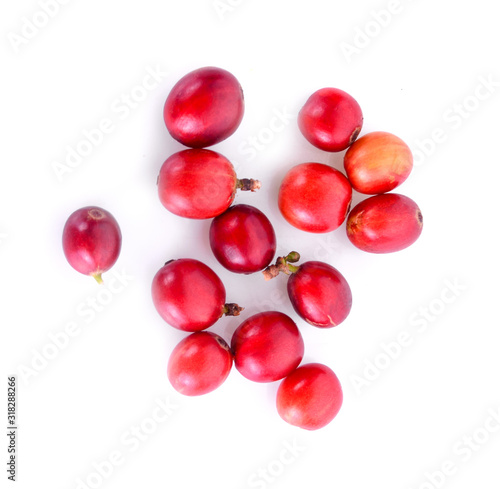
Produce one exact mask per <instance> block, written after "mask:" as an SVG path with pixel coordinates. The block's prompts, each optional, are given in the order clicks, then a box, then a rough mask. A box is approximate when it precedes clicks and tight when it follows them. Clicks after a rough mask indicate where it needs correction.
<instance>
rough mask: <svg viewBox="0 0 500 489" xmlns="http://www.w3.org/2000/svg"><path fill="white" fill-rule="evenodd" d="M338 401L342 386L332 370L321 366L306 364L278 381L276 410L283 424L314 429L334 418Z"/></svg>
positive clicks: (341, 395) (339, 401)
mask: <svg viewBox="0 0 500 489" xmlns="http://www.w3.org/2000/svg"><path fill="white" fill-rule="evenodd" d="M342 400H343V394H342V387H341V385H340V382H339V379H338V378H337V376H336V375H335V373H334V372H333V370H332V369H330V368H329V367H327V366H326V365H322V364H321V363H308V364H305V365H302V366H301V367H299V368H297V369H296V370H294V371H293V372H292V373H291V374H289V375H288V376H287V377H286V378H285V379H284V380H283V381H282V382H281V384H280V386H279V387H278V392H277V395H276V407H277V409H278V414H279V415H280V416H281V418H282V419H284V420H285V421H286V422H287V423H289V424H291V425H293V426H298V427H299V428H303V429H306V430H317V429H319V428H323V427H324V426H326V425H327V424H328V423H330V422H331V421H332V420H333V418H335V416H336V415H337V413H338V412H339V410H340V408H341V406H342Z"/></svg>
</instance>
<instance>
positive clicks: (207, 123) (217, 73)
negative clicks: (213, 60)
mask: <svg viewBox="0 0 500 489" xmlns="http://www.w3.org/2000/svg"><path fill="white" fill-rule="evenodd" d="M244 108H245V107H244V100H243V90H242V89H241V86H240V84H239V82H238V80H237V79H236V78H235V77H234V75H232V74H231V73H229V72H228V71H226V70H223V69H221V68H215V67H211V66H208V67H204V68H199V69H197V70H194V71H192V72H190V73H188V74H187V75H185V76H183V77H182V78H181V79H180V80H179V81H178V82H177V83H176V84H175V85H174V87H173V88H172V90H171V92H170V93H169V95H168V97H167V100H166V102H165V106H164V109H163V118H164V120H165V125H166V126H167V129H168V131H169V133H170V134H171V135H172V137H173V138H174V139H176V140H177V141H179V142H180V143H182V144H184V145H185V146H189V147H191V148H204V147H206V146H211V145H213V144H216V143H219V142H221V141H223V140H224V139H226V138H228V137H229V136H230V135H231V134H233V133H234V132H235V131H236V129H237V128H238V126H239V125H240V122H241V120H242V119H243V112H244Z"/></svg>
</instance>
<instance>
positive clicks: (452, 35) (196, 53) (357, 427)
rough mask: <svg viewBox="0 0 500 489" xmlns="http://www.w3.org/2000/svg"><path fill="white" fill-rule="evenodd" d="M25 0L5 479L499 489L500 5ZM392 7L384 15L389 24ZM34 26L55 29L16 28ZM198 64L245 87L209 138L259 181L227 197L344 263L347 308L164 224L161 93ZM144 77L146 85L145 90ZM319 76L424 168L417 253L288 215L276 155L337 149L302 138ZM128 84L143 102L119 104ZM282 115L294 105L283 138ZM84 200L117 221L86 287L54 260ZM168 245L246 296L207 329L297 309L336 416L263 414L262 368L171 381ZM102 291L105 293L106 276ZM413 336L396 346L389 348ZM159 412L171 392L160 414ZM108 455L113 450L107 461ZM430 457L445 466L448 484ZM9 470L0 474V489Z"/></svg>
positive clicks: (14, 174) (12, 219) (175, 223)
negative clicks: (11, 474) (83, 151)
mask: <svg viewBox="0 0 500 489" xmlns="http://www.w3.org/2000/svg"><path fill="white" fill-rule="evenodd" d="M7 3H8V4H7ZM41 3H42V2H36V1H34V0H29V1H28V0H24V1H19V2H4V4H3V5H2V8H1V10H2V12H1V15H0V19H1V20H0V30H1V32H2V43H1V47H0V49H1V55H2V58H1V59H2V66H3V68H2V73H3V74H2V77H1V82H0V83H1V90H0V114H1V116H0V117H1V123H2V131H1V134H2V137H1V144H0V165H1V174H0V234H1V239H0V241H1V244H0V288H1V289H0V300H1V309H0V320H1V330H2V341H1V348H2V352H1V358H2V378H1V379H0V385H1V386H2V387H1V389H0V390H1V392H2V408H1V410H0V412H1V413H2V414H1V417H2V423H1V424H0V425H3V424H4V423H5V421H4V420H5V419H6V390H7V376H8V375H9V374H10V375H12V374H14V375H17V376H18V425H19V432H18V440H17V441H18V449H19V453H18V483H17V487H21V488H30V489H31V488H35V487H36V488H44V489H45V488H47V489H49V488H50V489H75V488H77V487H79V483H78V480H79V479H81V480H82V481H83V482H85V484H87V487H94V488H96V487H103V488H107V489H114V488H126V489H128V488H136V487H147V488H150V489H153V488H165V487H175V488H177V489H181V488H195V487H210V488H212V487H213V488H217V489H219V488H220V489H226V488H227V489H235V488H246V487H260V488H266V487H269V488H288V489H290V488H291V489H295V488H303V487H315V488H320V489H323V488H331V487H342V488H355V489H357V488H362V487H375V488H384V489H409V488H411V489H414V488H419V487H421V488H422V489H424V488H425V489H428V488H432V487H438V486H441V487H449V488H455V489H459V488H470V487H499V485H500V469H499V468H498V467H499V465H498V459H499V454H500V430H499V431H496V430H497V429H499V427H500V424H499V423H500V421H496V422H495V421H494V418H493V417H492V414H491V413H497V416H500V414H499V410H500V392H499V387H500V375H499V374H500V356H499V354H498V345H499V341H500V334H499V330H498V328H499V321H498V302H499V300H498V293H499V287H498V274H499V271H500V270H499V266H498V214H497V212H498V198H497V190H498V173H499V172H498V164H499V156H500V153H499V151H498V143H497V141H498V128H499V123H498V113H499V109H500V95H499V92H500V83H499V82H500V69H499V66H498V64H499V61H498V46H499V42H500V34H499V30H498V16H497V15H496V14H495V12H494V11H493V10H492V8H493V3H492V2H491V1H489V0H478V1H475V2H473V3H471V4H470V6H468V7H467V8H464V7H463V6H462V5H460V4H457V3H456V2H452V1H450V0H446V1H440V2H431V1H430V0H427V1H426V0H420V1H409V0H401V1H400V2H399V3H398V2H397V1H392V2H390V1H389V0H383V1H379V0H377V1H367V0H363V1H357V2H326V1H320V0H310V1H308V2H290V1H284V0H276V1H273V2H266V1H264V0H260V1H239V2H238V1H236V0H232V1H230V0H222V1H221V2H219V9H217V8H215V6H214V4H213V2H212V1H211V0H196V1H190V2H189V1H185V2H181V1H177V2H171V1H170V2H165V1H162V2H160V1H154V0H144V1H141V2H119V1H117V0H112V1H107V2H99V1H97V0H87V1H85V2H83V1H78V0H73V1H69V2H67V3H66V5H61V4H58V5H59V7H58V11H57V12H55V8H54V7H53V11H52V14H51V15H52V17H51V18H50V19H49V20H48V22H45V21H44V19H45V20H47V16H46V15H45V17H44V14H40V12H43V10H41V6H40V5H41ZM49 3H50V2H49ZM388 9H391V10H392V14H390V18H388V17H387V13H385V14H384V13H382V14H380V11H382V10H384V11H385V12H387V11H388ZM377 13H379V15H378V16H377ZM376 17H377V18H378V20H375V19H376ZM31 21H36V22H37V23H38V24H39V25H41V24H43V23H44V22H45V23H46V25H44V26H43V27H40V28H37V27H35V28H33V27H31V28H30V27H29V26H28V24H27V22H31ZM381 24H385V25H383V26H381ZM366 30H367V31H368V32H369V37H366V35H363V34H362V32H363V31H366ZM28 36H29V37H30V38H29V39H28ZM347 44H350V45H351V46H353V48H352V49H351V53H350V54H346V49H348V48H347ZM207 65H214V66H220V67H223V68H225V69H227V70H229V71H231V72H232V73H233V74H234V75H235V76H236V77H237V78H238V80H239V81H240V83H241V85H242V87H243V90H244V93H245V102H246V108H245V116H244V119H243V122H242V124H241V126H240V127H239V129H238V130H237V131H236V133H235V134H234V135H233V136H232V137H230V138H229V139H228V140H226V141H224V142H222V143H220V144H218V145H216V146H214V147H213V149H214V150H216V151H219V152H221V153H222V154H224V155H225V156H226V157H228V158H229V159H230V160H231V161H232V162H233V163H234V165H235V167H236V168H237V171H238V175H239V176H240V177H253V178H258V179H260V180H261V181H262V184H263V185H262V189H261V190H260V191H259V192H258V193H254V194H250V193H247V194H245V195H244V194H239V195H238V196H237V198H236V202H237V203H248V204H252V205H255V206H257V207H259V208H260V209H261V210H263V211H264V212H265V213H266V214H267V215H268V216H269V218H270V219H271V221H272V222H273V224H274V226H275V229H276V233H277V236H278V242H279V249H278V252H279V253H281V254H286V253H288V252H289V251H291V250H292V249H294V250H297V251H299V252H301V254H302V256H303V260H310V259H321V260H324V261H326V262H328V263H330V264H332V265H334V266H335V267H337V268H339V270H341V271H342V273H343V274H344V275H345V277H346V278H347V280H348V281H349V283H350V285H351V288H352V291H353V297H354V304H353V309H352V312H351V314H350V316H349V318H348V319H347V320H346V321H345V322H344V323H343V324H342V325H340V326H339V327H337V328H334V329H330V330H320V329H315V328H313V327H311V326H309V325H307V324H306V323H304V322H303V321H302V320H300V318H298V317H297V316H296V315H295V313H294V312H293V310H292V308H291V306H290V304H289V302H288V298H287V296H286V278H285V277H279V278H278V279H275V280H274V281H273V282H269V283H267V282H264V280H263V278H262V276H260V274H255V275H252V276H239V275H234V274H231V273H230V272H227V271H226V270H224V269H223V268H222V267H221V266H220V265H219V264H218V263H217V262H216V260H215V259H214V257H213V256H212V254H211V251H210V248H209V245H208V228H209V225H210V222H209V221H203V222H201V221H189V220H184V219H181V218H178V217H176V216H173V215H171V214H170V213H169V212H168V211H166V210H165V209H164V208H163V207H162V206H161V204H160V202H159V200H158V197H157V194H156V186H155V181H156V176H157V174H158V171H159V168H160V166H161V164H162V163H163V161H164V160H165V159H166V158H167V157H168V156H169V155H170V154H172V153H173V152H175V151H178V150H180V149H182V147H181V145H180V144H178V143H176V142H175V141H174V140H173V139H172V138H171V137H170V136H169V134H168V132H167V131H166V129H165V127H164V123H163V119H162V108H163V103H164V101H165V98H166V96H167V94H168V93H169V90H170V89H171V87H172V86H173V84H174V83H175V82H176V81H177V80H178V79H179V78H180V77H181V76H183V75H184V74H185V73H187V72H188V71H191V70H192V69H196V68H198V67H201V66H207ZM148 70H149V71H151V70H153V71H154V70H156V71H158V72H159V73H160V75H158V81H157V83H156V86H155V87H154V88H152V87H151V80H150V88H151V89H150V90H148V91H145V90H144V89H141V85H142V83H143V80H144V78H145V77H146V76H147V74H148ZM485 80H489V81H486V82H485ZM481 85H482V87H480V86H481ZM325 86H334V87H338V88H341V89H344V90H346V91H347V92H349V93H350V94H351V95H353V96H354V97H355V98H356V99H357V100H358V102H359V103H360V105H361V107H362V110H363V113H364V121H365V122H364V127H363V131H362V134H364V133H367V132H370V131H373V130H385V131H390V132H393V133H395V134H397V135H398V136H400V137H401V138H403V139H404V140H405V141H407V142H408V144H409V145H410V146H411V147H412V149H413V150H414V154H415V160H416V163H418V165H416V166H415V168H414V171H413V172H412V174H411V175H410V177H409V179H408V180H407V181H406V182H405V183H404V184H403V185H402V186H401V187H400V188H399V189H398V191H399V192H400V193H403V194H405V195H408V196H409V197H411V198H413V199H414V200H415V201H416V202H417V203H418V204H419V206H420V207H421V210H422V213H423V216H424V230H423V234H422V235H421V237H420V239H419V240H418V241H417V242H416V243H415V244H414V245H413V246H412V247H411V248H408V249H407V250H404V251H401V252H399V253H395V254H390V255H371V254H366V253H363V252H361V251H359V250H357V249H355V248H354V247H353V246H352V245H351V244H350V243H349V242H348V240H347V238H346V236H345V228H344V226H343V227H341V228H339V229H338V230H337V231H335V232H333V233H330V234H326V235H312V234H307V233H304V232H301V231H299V230H296V229H294V228H292V227H291V226H290V225H288V224H287V223H286V222H285V221H284V219H283V218H282V217H281V215H280V214H279V211H278V208H277V203H276V200H277V190H278V187H279V183H280V180H281V179H282V177H283V175H284V174H285V173H286V171H287V170H288V169H289V168H290V167H291V166H293V165H295V164H298V163H301V162H305V161H318V162H323V163H328V164H331V165H333V166H334V167H335V168H338V169H342V156H343V155H342V154H327V153H324V152H321V151H319V150H317V149H315V148H314V147H312V146H311V145H310V144H309V143H307V142H306V141H305V140H304V138H303V137H302V136H301V134H300V132H299V130H298V128H297V124H296V114H297V112H298V111H299V109H300V107H301V106H302V104H303V103H304V102H305V100H306V98H307V97H308V96H309V95H310V94H311V93H312V92H313V91H315V90H317V89H319V88H321V87H325ZM478 87H480V88H478ZM124 96H130V97H132V101H133V102H134V97H135V99H136V100H135V102H134V108H133V109H126V108H125V103H124V99H123V97H124ZM141 97H142V100H140V101H139V100H137V99H138V98H141ZM478 97H479V98H478ZM276 112H279V113H281V114H285V115H282V117H283V119H284V120H285V122H284V123H282V124H281V125H279V129H278V130H276V127H278V126H276V124H275V123H276V119H273V118H275V117H276ZM106 119H107V120H108V124H110V127H112V131H111V132H110V133H108V134H105V135H104V136H103V137H102V142H100V144H96V145H94V146H92V147H91V148H90V151H89V154H88V155H87V156H85V157H84V158H82V159H81V161H80V162H79V164H78V165H76V166H75V167H73V168H70V170H71V171H70V172H68V173H66V174H64V175H63V177H62V179H58V177H57V175H56V172H55V171H54V162H58V163H61V164H64V163H65V159H66V157H67V153H68V151H69V150H68V147H69V148H73V149H74V148H75V147H77V145H78V144H80V147H84V146H85V143H83V146H82V143H81V141H83V140H85V133H84V131H92V130H95V129H96V128H98V127H99V124H101V123H102V121H103V120H106ZM109 121H110V122H109ZM273 122H274V123H273ZM104 123H105V122H104ZM270 127H274V128H275V129H274V131H273V130H270V129H269V128H270ZM252 137H253V138H256V141H257V144H258V147H259V149H256V150H255V152H254V153H255V154H254V153H253V152H252V154H250V153H251V151H250V150H249V149H248V148H250V146H251V140H250V139H249V138H252ZM432 137H434V138H435V139H436V140H437V141H438V142H437V143H434V144H431V143H430V142H429V138H432ZM426 140H427V141H426ZM422 148H425V152H426V153H427V154H425V153H424V152H423V150H422ZM87 149H88V145H87ZM361 198H362V196H360V195H355V197H354V203H357V202H358V201H359V200H361ZM85 205H99V206H102V207H104V208H106V209H108V210H109V211H110V212H111V213H112V214H113V215H114V216H115V217H116V219H117V220H118V222H119V223H120V226H121V229H122V233H123V248H122V252H121V255H120V258H119V260H118V262H117V263H116V266H115V267H114V270H115V272H117V273H120V274H123V273H124V274H125V277H128V278H125V279H123V278H122V280H123V281H124V282H126V285H120V284H119V282H118V281H117V280H116V279H114V278H113V277H114V275H113V272H107V273H106V274H104V281H105V284H104V285H103V286H99V285H97V284H96V283H95V282H94V281H93V280H92V279H91V278H87V277H85V276H83V275H80V274H78V273H77V272H75V271H74V270H73V269H72V268H71V267H70V266H69V265H68V263H67V262H66V260H65V258H64V256H63V253H62V249H61V232H62V228H63V225H64V222H65V220H66V218H67V217H68V216H69V214H70V213H71V212H73V211H74V210H76V209H77V208H79V207H82V206H85ZM179 257H196V258H198V259H201V260H202V261H204V262H205V263H207V264H208V265H209V266H211V267H212V268H213V269H214V270H216V272H217V273H218V274H219V275H220V277H221V278H222V280H223V281H224V283H225V285H226V288H227V298H228V301H231V302H238V303H239V304H240V305H242V306H245V308H246V309H245V311H244V313H243V314H242V316H241V317H240V318H224V319H222V320H220V321H219V322H218V323H217V324H216V325H215V326H214V327H213V328H212V330H213V331H214V332H218V333H220V334H221V335H223V336H224V337H225V338H226V340H228V341H229V340H230V336H231V332H232V331H233V330H234V328H235V327H236V326H237V325H238V324H239V323H240V322H241V320H242V319H244V318H246V317H248V316H250V315H251V314H254V313H256V312H258V311H260V310H265V309H276V310H279V311H282V312H285V313H287V314H289V315H290V316H292V317H293V318H294V319H295V320H296V321H297V323H298V324H299V326H300V329H301V331H302V333H303V336H304V340H305V343H306V353H305V358H304V362H310V361H318V362H323V363H325V364H327V365H329V366H330V367H331V368H332V369H333V370H334V371H335V372H336V373H337V375H338V377H339V378H340V380H341V382H342V385H343V389H344V395H345V400H344V405H343V407H342V409H341V411H340V413H339V415H338V417H337V418H336V419H335V420H334V421H333V422H332V423H331V424H330V425H329V426H328V427H326V428H324V429H322V430H319V431H316V432H307V431H303V430H300V429H297V428H294V427H291V426H289V425H287V424H286V423H285V422H284V421H282V420H281V419H280V418H279V416H278V415H277V413H276V411H275V407H274V397H275V392H276V389H277V385H278V383H273V384H266V385H263V384H254V383H252V382H250V381H247V380H246V379H244V378H243V377H242V376H241V375H240V374H239V373H238V372H237V371H236V370H235V369H233V370H232V372H231V374H230V376H229V378H228V379H227V381H226V383H225V384H224V385H223V386H222V387H221V388H220V389H218V390H217V391H215V392H213V393H211V394H209V395H206V396H203V397H199V398H186V397H182V396H181V395H180V394H177V393H176V392H175V391H174V390H173V389H172V388H171V387H170V385H169V383H168V380H167V377H166V373H165V371H166V364H167V359H168V356H169V353H170V351H171V350H172V348H173V347H174V346H175V344H176V342H177V341H179V340H180V339H181V338H182V337H184V334H183V333H182V332H180V331H176V330H174V329H173V328H171V327H170V326H168V325H167V324H165V323H164V322H163V321H162V319H161V318H160V317H159V316H158V315H157V313H156V311H155V310H154V308H153V306H152V303H151V298H150V283H151V280H152V277H153V275H154V274H155V273H156V271H157V270H158V268H160V266H161V265H162V264H163V263H164V262H165V261H166V260H168V259H171V258H179ZM111 285H114V287H113V290H115V292H114V293H111V292H102V290H104V289H107V290H109V287H110V286H111ZM442 298H445V299H446V302H443V300H442ZM91 301H97V302H95V304H97V307H98V308H99V311H98V312H94V314H93V315H92V313H89V312H88V311H89V310H90V306H89V304H90V303H91ZM103 302H107V303H106V304H105V305H103ZM68 323H70V324H73V325H74V327H76V328H77V330H76V331H77V333H78V334H77V335H76V336H74V337H71V338H70V339H68V340H67V345H66V346H65V347H64V348H63V349H56V350H54V346H53V344H54V340H53V339H51V338H54V337H57V336H58V335H59V337H61V332H62V331H64V329H65V327H67V325H68ZM75 325H76V326H75ZM405 332H406V338H409V340H408V343H411V344H408V343H405V345H406V346H400V347H397V346H395V345H394V342H396V341H398V340H400V339H401V336H400V335H401V333H403V334H404V333H405ZM54 335H55V336H54ZM61 341H62V340H61ZM51 345H52V346H51ZM384 345H385V346H386V347H388V345H392V357H393V358H389V357H388V356H387V354H386V353H384ZM42 355H46V356H50V357H52V358H51V359H50V360H43V359H42ZM377 365H378V366H377ZM30 369H31V370H30ZM360 379H361V382H362V383H361V384H360V383H359V382H360ZM362 379H364V383H363V380H362ZM159 401H160V404H158V402H159ZM161 402H164V403H167V404H170V406H171V409H170V412H169V414H168V416H167V415H165V416H164V414H163V413H162V412H160V407H159V406H160V405H161ZM152 416H156V417H157V419H159V418H158V416H162V419H161V422H156V423H155V422H152V421H151V420H152ZM134 430H139V432H137V431H134ZM145 431H147V432H148V433H147V434H145V433H144V432H145ZM139 437H140V439H139ZM467 437H471V440H468V438H467ZM2 439H3V442H2V443H0V453H1V457H0V460H1V461H2V467H4V468H5V465H6V460H7V437H6V436H5V435H3V436H2ZM467 443H469V445H467ZM468 447H469V448H468ZM110 457H111V458H112V459H113V460H118V461H119V462H121V463H120V465H116V466H113V467H111V469H110V466H109V463H108V464H103V463H102V462H103V461H105V460H109V458H110ZM113 457H115V458H113ZM443 464H444V465H445V468H447V469H449V470H448V472H450V471H451V472H453V475H451V476H450V475H447V474H445V475H443V472H442V468H443ZM96 466H100V467H101V468H100V469H99V470H100V471H101V472H103V471H104V472H106V473H105V476H104V477H103V476H99V475H96V474H98V470H97V469H96ZM437 470H439V471H441V475H439V474H436V471H437ZM426 473H428V474H427V476H426ZM431 473H434V475H433V476H431ZM6 476H7V473H6V472H4V469H2V474H1V478H2V487H3V482H4V481H5V480H6ZM430 479H432V480H433V482H430ZM7 482H8V481H7ZM5 487H7V485H6V486H5ZM80 487H84V486H81V485H80Z"/></svg>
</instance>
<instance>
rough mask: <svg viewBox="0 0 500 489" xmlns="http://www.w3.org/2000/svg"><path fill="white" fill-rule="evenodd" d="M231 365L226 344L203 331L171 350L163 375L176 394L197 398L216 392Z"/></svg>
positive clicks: (230, 355) (191, 335) (231, 361)
mask: <svg viewBox="0 0 500 489" xmlns="http://www.w3.org/2000/svg"><path fill="white" fill-rule="evenodd" d="M232 365H233V356H232V354H231V351H230V350H229V345H228V344H227V343H226V342H225V341H224V340H223V339H222V338H221V337H220V336H218V335H216V334H214V333H210V332H207V331H203V332H198V333H192V334H190V335H189V336H187V337H186V338H184V339H183V340H182V341H181V342H180V343H179V344H178V345H177V346H176V347H175V348H174V349H173V351H172V353H171V355H170V358H169V360H168V367H167V376H168V380H170V383H171V384H172V386H173V387H174V389H175V390H176V391H178V392H180V393H181V394H184V395H185V396H199V395H202V394H207V393H208V392H211V391H213V390H215V389H217V387H219V386H220V385H221V384H222V383H223V382H224V381H225V380H226V378H227V376H228V375H229V372H230V371H231V367H232Z"/></svg>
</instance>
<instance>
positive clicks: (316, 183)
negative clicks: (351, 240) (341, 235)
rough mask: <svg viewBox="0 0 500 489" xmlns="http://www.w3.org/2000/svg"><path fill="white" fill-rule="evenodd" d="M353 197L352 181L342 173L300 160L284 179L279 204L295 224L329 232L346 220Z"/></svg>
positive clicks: (293, 224) (289, 219) (288, 219)
mask: <svg viewBox="0 0 500 489" xmlns="http://www.w3.org/2000/svg"><path fill="white" fill-rule="evenodd" d="M351 199H352V187H351V184H350V183H349V181H348V180H347V178H346V177H345V176H344V175H343V174H342V173H341V172H339V171H338V170H335V169H334V168H332V167H331V166H328V165H324V164H323V163H301V164H299V165H296V166H294V167H293V168H291V169H290V170H289V171H288V173H287V174H286V175H285V177H284V178H283V181H282V182H281V186H280V189H279V194H278V206H279V209H280V211H281V214H282V215H283V217H284V218H285V219H286V220H287V221H288V222H289V223H290V224H291V225H292V226H295V227H296V228H298V229H301V230H302V231H307V232H310V233H328V232H330V231H333V230H335V229H337V228H338V227H339V226H340V225H341V224H342V223H343V222H344V220H345V218H346V216H347V213H348V212H349V208H350V205H351Z"/></svg>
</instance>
